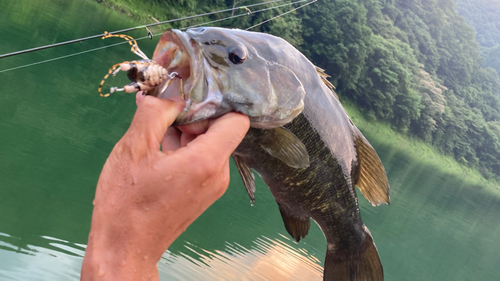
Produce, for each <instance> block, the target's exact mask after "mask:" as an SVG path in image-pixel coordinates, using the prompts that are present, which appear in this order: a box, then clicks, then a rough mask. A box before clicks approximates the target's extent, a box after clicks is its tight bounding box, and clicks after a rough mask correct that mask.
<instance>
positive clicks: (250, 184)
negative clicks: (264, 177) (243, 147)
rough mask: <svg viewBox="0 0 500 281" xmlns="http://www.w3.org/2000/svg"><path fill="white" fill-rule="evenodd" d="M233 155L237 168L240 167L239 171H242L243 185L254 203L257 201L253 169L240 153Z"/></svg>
mask: <svg viewBox="0 0 500 281" xmlns="http://www.w3.org/2000/svg"><path fill="white" fill-rule="evenodd" d="M231 156H232V157H233V160H234V163H235V164H236V168H238V172H239V173H240V176H241V179H242V180H243V185H244V186H245V189H246V190H247V193H248V196H249V197H250V200H252V203H255V176H254V174H253V173H252V170H250V168H248V166H247V164H245V162H243V159H241V158H240V157H239V156H238V155H236V154H233V155H231Z"/></svg>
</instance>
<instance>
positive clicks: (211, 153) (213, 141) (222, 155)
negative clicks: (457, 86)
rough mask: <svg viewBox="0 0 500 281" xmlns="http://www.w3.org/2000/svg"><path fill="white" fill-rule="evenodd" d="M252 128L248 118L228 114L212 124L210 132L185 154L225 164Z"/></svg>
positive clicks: (241, 115) (192, 145) (194, 141)
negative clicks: (202, 156) (201, 156)
mask: <svg viewBox="0 0 500 281" xmlns="http://www.w3.org/2000/svg"><path fill="white" fill-rule="evenodd" d="M249 127H250V121H249V119H248V117H247V116H245V115H243V114H240V113H235V112H232V113H228V114H226V115H224V116H222V117H220V118H218V119H216V120H214V121H213V122H211V124H210V127H209V128H208V131H207V132H206V133H205V134H203V135H200V136H198V137H197V138H196V139H194V140H193V141H192V142H191V143H190V145H189V146H188V149H186V150H185V153H188V154H191V155H189V156H191V157H192V156H195V155H204V157H206V158H207V159H212V161H215V162H219V163H224V162H223V161H226V160H227V159H228V158H229V156H230V155H231V153H233V151H234V150H235V149H236V147H237V146H238V145H239V144H240V142H241V140H242V139H243V137H245V134H246V133H247V131H248V129H249Z"/></svg>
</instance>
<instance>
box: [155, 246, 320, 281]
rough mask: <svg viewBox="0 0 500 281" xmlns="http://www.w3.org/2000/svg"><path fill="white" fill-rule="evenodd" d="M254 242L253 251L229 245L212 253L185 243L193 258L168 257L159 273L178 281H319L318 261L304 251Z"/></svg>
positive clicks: (181, 256) (183, 256)
mask: <svg viewBox="0 0 500 281" xmlns="http://www.w3.org/2000/svg"><path fill="white" fill-rule="evenodd" d="M283 238H284V239H288V238H285V237H283ZM254 243H255V245H256V247H255V248H254V249H246V248H245V247H243V246H241V245H238V244H232V243H229V242H228V243H226V245H225V248H224V251H222V250H216V251H214V252H210V251H207V250H204V249H202V248H198V247H196V246H194V245H192V244H188V245H186V246H185V247H186V249H187V250H189V251H191V252H193V253H195V254H196V255H197V256H198V257H197V258H196V259H194V258H192V257H191V256H189V255H187V254H185V253H181V254H179V255H168V256H164V257H163V259H162V260H161V262H160V265H159V266H158V268H159V270H160V273H161V274H166V275H168V276H170V277H172V278H175V279H177V280H192V279H197V280H322V272H323V268H322V267H321V266H320V265H319V260H318V259H316V258H315V257H314V256H311V255H309V254H307V251H305V250H304V249H300V248H298V249H295V248H292V247H290V246H289V245H288V244H286V243H283V241H281V240H280V239H276V240H271V239H269V238H266V237H259V238H257V239H256V240H255V241H254ZM193 264H195V265H197V267H193Z"/></svg>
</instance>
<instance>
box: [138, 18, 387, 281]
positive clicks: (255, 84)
mask: <svg viewBox="0 0 500 281" xmlns="http://www.w3.org/2000/svg"><path fill="white" fill-rule="evenodd" d="M153 60H154V61H155V62H156V63H158V64H159V65H161V66H162V67H164V68H165V69H166V70H167V71H168V73H174V72H175V73H177V76H176V77H177V78H178V79H177V78H176V79H172V80H168V81H165V82H164V83H163V84H162V85H160V86H158V87H156V88H155V89H153V90H151V91H149V92H148V94H150V95H153V96H157V97H160V98H169V99H179V93H182V97H183V98H185V99H186V101H187V103H186V104H187V105H186V108H185V110H184V111H183V112H182V113H181V114H180V115H179V117H178V118H177V120H176V123H175V125H186V124H190V123H193V122H196V121H200V120H205V119H211V118H216V117H219V116H221V115H223V114H225V113H227V112H230V111H238V112H241V113H243V114H246V115H248V116H249V118H250V121H251V128H250V130H249V132H248V133H247V135H246V136H245V138H244V140H243V141H242V143H241V144H240V145H239V146H238V148H237V149H236V150H235V152H234V153H233V155H232V157H233V159H234V162H235V163H236V166H237V168H238V171H239V173H240V175H241V177H242V179H243V183H244V185H245V188H246V190H247V193H248V195H249V197H250V199H251V200H252V201H254V200H255V184H254V179H255V178H254V174H253V172H252V169H253V171H255V172H256V173H257V174H259V175H260V177H261V178H262V179H263V180H264V182H265V183H266V184H267V186H268V187H269V189H270V190H271V192H272V194H273V196H274V198H275V199H276V202H277V204H278V209H279V211H280V213H281V216H282V218H283V221H284V224H285V228H286V230H287V231H288V233H289V234H290V235H291V236H292V237H293V238H294V239H295V241H297V242H299V241H300V239H302V238H304V237H305V236H306V235H307V233H308V231H309V227H310V219H311V218H312V219H313V220H314V221H315V222H316V223H317V224H318V225H319V226H320V228H321V229H322V231H323V233H324V235H325V237H326V240H327V250H326V259H325V267H324V275H323V276H324V277H323V278H324V280H383V269H382V264H381V262H380V259H379V256H378V252H377V249H376V247H375V244H374V242H373V238H372V236H371V234H370V232H369V231H368V229H367V228H366V227H365V226H364V224H363V222H362V220H361V216H360V213H359V207H358V202H357V195H356V191H355V188H354V187H355V186H358V188H359V190H360V191H361V192H362V194H363V195H364V196H365V197H366V198H367V199H368V200H369V201H370V202H371V203H372V205H380V204H382V203H386V204H389V185H388V181H387V176H386V173H385V170H384V168H383V166H382V163H381V161H380V159H379V157H378V155H377V154H376V152H375V151H374V149H373V148H372V146H371V145H370V144H369V143H368V141H367V140H366V139H365V138H364V137H363V135H362V134H361V132H360V131H359V130H358V129H357V128H356V126H355V125H354V124H353V123H352V121H351V120H350V118H349V117H348V115H347V113H346V112H345V110H344V109H343V107H342V105H341V104H340V102H339V100H338V98H337V97H336V95H335V93H334V92H333V85H331V84H330V83H329V82H328V81H327V79H326V78H327V77H328V76H327V75H326V74H325V73H324V72H323V70H321V69H319V68H317V67H316V66H314V65H313V64H312V63H311V62H310V61H309V60H308V59H307V58H306V57H305V56H304V55H302V54H301V53H300V52H299V51H298V50H297V49H295V48H294V47H293V46H292V45H290V44H289V43H287V42H286V41H285V40H283V39H280V38H278V37H275V36H272V35H269V34H263V33H257V32H249V31H242V30H237V29H222V28H211V27H202V28H193V29H188V30H187V31H186V32H181V31H179V30H167V31H165V32H164V34H163V35H162V38H161V39H160V41H159V43H158V45H157V47H156V50H155V52H154V55H153Z"/></svg>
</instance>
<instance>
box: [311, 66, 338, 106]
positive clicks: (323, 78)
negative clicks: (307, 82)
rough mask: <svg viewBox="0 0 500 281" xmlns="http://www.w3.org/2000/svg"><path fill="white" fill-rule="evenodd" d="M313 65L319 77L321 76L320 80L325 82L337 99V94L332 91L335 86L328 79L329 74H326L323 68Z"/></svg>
mask: <svg viewBox="0 0 500 281" xmlns="http://www.w3.org/2000/svg"><path fill="white" fill-rule="evenodd" d="M315 67H316V72H318V74H319V77H321V80H322V81H323V83H325V84H326V86H327V87H328V88H329V89H330V90H331V91H332V93H333V95H334V96H335V98H336V99H337V100H338V99H339V97H338V96H337V94H336V93H335V91H334V90H335V86H333V84H332V83H331V82H330V81H328V77H330V75H328V74H326V73H325V70H324V69H322V68H320V67H317V66H315Z"/></svg>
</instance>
